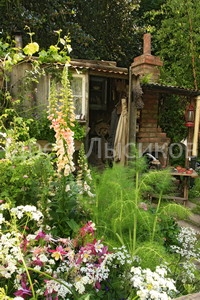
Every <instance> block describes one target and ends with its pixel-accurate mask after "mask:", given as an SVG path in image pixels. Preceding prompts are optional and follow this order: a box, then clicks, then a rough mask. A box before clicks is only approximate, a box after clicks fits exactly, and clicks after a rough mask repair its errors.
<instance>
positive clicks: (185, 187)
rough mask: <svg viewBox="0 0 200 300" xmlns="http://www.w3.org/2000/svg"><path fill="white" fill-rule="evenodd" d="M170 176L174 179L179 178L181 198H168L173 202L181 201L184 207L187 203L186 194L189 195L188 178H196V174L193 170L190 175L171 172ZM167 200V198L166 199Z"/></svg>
mask: <svg viewBox="0 0 200 300" xmlns="http://www.w3.org/2000/svg"><path fill="white" fill-rule="evenodd" d="M171 175H172V176H174V177H179V178H180V180H181V179H182V180H183V196H182V197H175V196H174V197H173V196H172V197H170V198H171V199H174V200H180V201H183V204H184V205H186V203H187V201H188V193H189V183H190V178H197V177H198V174H197V172H195V171H194V170H193V172H192V173H191V174H187V173H185V172H184V173H179V172H172V173H171ZM168 199H169V197H168Z"/></svg>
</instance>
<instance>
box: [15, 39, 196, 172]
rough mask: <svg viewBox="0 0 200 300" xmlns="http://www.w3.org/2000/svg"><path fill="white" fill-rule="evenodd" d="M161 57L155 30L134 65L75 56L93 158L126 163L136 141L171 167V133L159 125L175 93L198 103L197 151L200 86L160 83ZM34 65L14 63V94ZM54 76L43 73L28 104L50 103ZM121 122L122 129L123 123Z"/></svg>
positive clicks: (78, 106)
mask: <svg viewBox="0 0 200 300" xmlns="http://www.w3.org/2000/svg"><path fill="white" fill-rule="evenodd" d="M162 64H163V63H162V61H161V60H160V58H159V57H156V56H153V55H152V54H151V35H150V34H145V35H144V43H143V54H142V55H140V56H138V57H136V58H134V60H133V63H132V64H131V66H130V68H122V67H118V66H117V65H116V63H115V62H113V61H96V60H95V61H93V60H82V59H71V61H70V62H69V75H70V83H71V88H72V93H73V100H74V105H75V114H76V119H77V121H78V122H79V123H80V124H81V125H83V126H84V128H85V130H86V138H85V140H84V143H85V149H86V154H87V157H88V160H89V162H90V163H91V164H92V165H95V166H97V165H98V166H101V165H102V166H103V165H104V164H105V163H106V162H107V161H110V160H115V161H116V162H119V163H122V164H126V162H127V159H128V156H129V150H130V147H129V145H130V144H137V146H138V150H139V153H140V154H141V155H142V154H144V153H145V152H150V153H152V154H153V155H155V156H156V158H157V159H159V160H160V161H161V162H162V164H163V165H164V166H165V165H166V164H167V159H168V155H169V145H170V138H169V137H167V135H166V133H165V132H163V130H162V128H161V127H160V125H159V113H160V108H161V107H162V103H163V101H167V97H168V96H169V95H177V96H180V97H185V99H186V102H187V103H188V104H190V103H192V104H193V105H194V107H196V108H197V109H196V120H195V127H194V128H190V129H189V131H190V134H189V138H190V141H192V143H193V146H192V147H193V148H192V149H191V155H194V156H197V150H198V147H197V145H198V132H199V104H198V105H197V103H199V101H200V100H199V99H200V91H194V90H188V89H183V88H181V87H173V86H164V85H160V84H159V83H158V82H159V76H160V72H159V68H160V67H161V66H162ZM28 69H30V64H29V63H28V62H24V63H21V64H19V65H17V66H15V67H14V68H13V72H12V73H11V82H10V89H11V93H12V95H13V96H15V95H17V94H19V92H21V89H22V87H21V86H20V81H21V78H23V77H24V75H25V73H26V71H27V70H28ZM49 91H50V77H49V76H48V75H46V76H42V77H41V79H40V81H39V83H34V82H33V83H32V91H31V93H30V92H28V93H27V94H26V95H24V106H25V107H26V106H27V107H30V106H31V107H38V108H39V109H38V113H39V112H40V111H41V110H42V109H45V108H46V107H47V106H48V97H49ZM119 124H120V128H118V127H119Z"/></svg>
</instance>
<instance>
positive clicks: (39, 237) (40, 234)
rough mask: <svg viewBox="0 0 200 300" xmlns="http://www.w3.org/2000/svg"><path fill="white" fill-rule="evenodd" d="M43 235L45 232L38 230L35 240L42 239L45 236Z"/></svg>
mask: <svg viewBox="0 0 200 300" xmlns="http://www.w3.org/2000/svg"><path fill="white" fill-rule="evenodd" d="M45 236H46V233H45V232H43V231H40V232H38V234H37V236H36V238H35V239H36V240H39V239H44V238H45Z"/></svg>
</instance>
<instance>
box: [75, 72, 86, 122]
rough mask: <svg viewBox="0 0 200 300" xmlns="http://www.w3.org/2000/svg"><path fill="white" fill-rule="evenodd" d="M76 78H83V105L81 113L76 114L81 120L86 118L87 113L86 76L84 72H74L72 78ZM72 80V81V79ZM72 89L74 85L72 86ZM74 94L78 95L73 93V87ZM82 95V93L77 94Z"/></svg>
mask: <svg viewBox="0 0 200 300" xmlns="http://www.w3.org/2000/svg"><path fill="white" fill-rule="evenodd" d="M76 78H81V79H82V105H81V115H76V119H77V120H81V119H84V118H85V115H86V76H85V75H82V74H72V80H73V79H76ZM72 80H71V81H72ZM71 89H72V86H71ZM72 96H73V98H74V97H75V96H76V95H74V94H73V89H72ZM77 96H78V97H80V95H77Z"/></svg>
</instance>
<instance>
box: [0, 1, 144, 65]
mask: <svg viewBox="0 0 200 300" xmlns="http://www.w3.org/2000/svg"><path fill="white" fill-rule="evenodd" d="M139 2H140V0H121V1H119V0H109V1H108V0H87V1H86V0H43V1H40V0H35V1H28V0H18V1H16V2H15V1H11V0H1V2H0V9H1V15H0V24H1V26H2V28H0V29H1V30H2V31H3V35H4V36H6V35H11V34H13V33H14V32H15V31H16V30H21V31H22V32H23V33H24V28H25V26H28V27H30V28H31V31H32V32H34V33H35V36H34V39H35V40H37V41H38V43H39V44H40V46H41V47H42V48H45V49H46V48H48V47H49V45H51V44H54V43H55V41H56V38H57V36H56V35H54V31H57V30H59V29H62V31H63V32H62V34H63V35H68V34H70V37H71V45H72V49H73V52H72V54H71V55H72V57H74V58H85V59H104V60H115V61H117V62H119V64H121V65H123V66H126V65H127V66H128V65H129V64H130V62H132V60H133V57H134V56H137V55H138V54H140V52H139V49H140V48H139V46H138V45H139V44H140V43H141V32H140V29H139V28H138V27H137V25H136V24H137V8H139ZM23 40H24V44H26V43H27V42H28V37H26V35H25V34H24V35H23Z"/></svg>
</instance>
